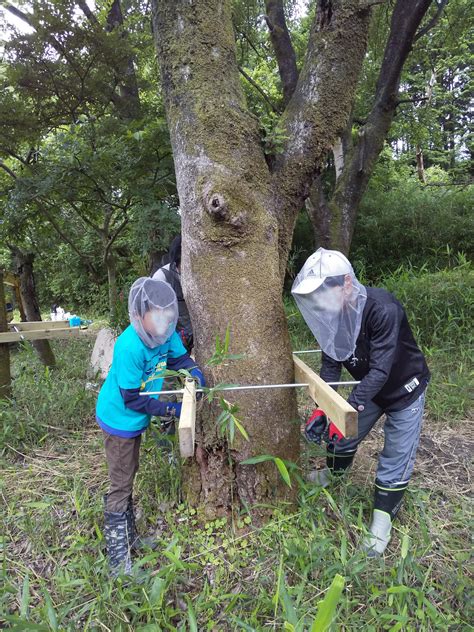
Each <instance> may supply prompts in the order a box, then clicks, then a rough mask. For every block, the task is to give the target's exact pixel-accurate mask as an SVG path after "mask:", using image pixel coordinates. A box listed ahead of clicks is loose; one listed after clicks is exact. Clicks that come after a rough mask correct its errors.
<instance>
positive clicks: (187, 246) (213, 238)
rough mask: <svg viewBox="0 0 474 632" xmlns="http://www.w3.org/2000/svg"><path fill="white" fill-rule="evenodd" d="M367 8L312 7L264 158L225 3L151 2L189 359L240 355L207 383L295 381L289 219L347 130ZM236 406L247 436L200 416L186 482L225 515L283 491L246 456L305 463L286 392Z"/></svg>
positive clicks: (360, 3)
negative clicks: (191, 336)
mask: <svg viewBox="0 0 474 632" xmlns="http://www.w3.org/2000/svg"><path fill="white" fill-rule="evenodd" d="M373 4H378V2H374V1H370V0H345V1H344V2H343V1H342V0H320V1H319V2H318V5H317V10H316V13H315V17H314V21H313V24H312V28H311V33H310V37H309V42H308V47H307V51H306V57H305V61H304V64H303V67H302V69H301V72H300V73H299V78H298V82H297V84H296V87H295V88H294V91H293V92H292V96H291V98H290V99H289V100H288V104H287V106H286V108H285V110H284V112H283V113H282V115H281V118H280V122H279V126H280V129H281V130H283V133H282V136H281V137H282V146H281V150H280V153H278V154H277V155H276V156H274V158H273V159H272V160H271V161H270V160H267V158H266V155H265V153H264V149H263V147H262V143H261V138H260V134H259V130H258V125H257V121H256V119H255V117H254V116H253V115H252V114H251V113H250V112H249V109H248V107H247V104H246V102H245V98H244V95H243V91H242V86H241V83H240V80H239V68H238V64H237V61H236V50H235V39H234V32H233V27H232V7H231V2H230V0H201V1H200V2H198V3H194V2H189V0H159V1H158V0H155V2H154V8H153V12H154V32H155V37H156V43H157V51H158V59H159V63H160V66H161V76H162V87H163V92H164V97H165V104H166V111H167V118H168V125H169V131H170V136H171V142H172V146H173V155H174V162H175V169H176V178H177V185H178V192H179V197H180V203H181V211H182V227H183V240H184V241H183V245H184V247H183V282H184V291H185V295H186V297H187V301H188V303H189V308H190V311H191V315H192V319H193V323H194V326H195V330H196V341H197V357H198V360H200V361H202V362H203V361H204V360H205V358H208V357H209V356H210V355H211V354H212V352H213V347H214V343H215V337H216V334H220V335H223V332H224V331H225V329H226V327H229V328H230V332H231V351H232V352H234V353H238V354H242V355H243V357H242V358H241V359H240V360H237V361H235V362H233V363H229V362H224V363H223V364H220V365H218V366H216V367H212V368H210V370H209V374H210V375H209V377H210V380H211V383H216V382H229V381H230V382H234V383H235V382H237V383H241V384H259V383H280V384H281V383H289V382H292V381H293V378H294V375H293V363H292V355H291V348H290V343H289V337H288V329H287V324H286V318H285V313H284V309H283V302H282V284H283V276H284V270H285V266H286V260H287V256H288V251H289V248H290V245H291V238H292V233H293V227H294V223H295V219H296V215H297V213H298V211H299V209H300V208H301V206H302V204H303V203H304V200H305V199H306V197H307V196H308V192H309V188H310V185H311V182H312V180H313V177H314V173H315V171H316V170H317V168H318V167H319V166H320V165H321V163H322V161H323V160H324V159H325V156H326V155H327V153H328V151H329V150H330V148H331V147H332V145H333V144H334V141H335V139H336V138H337V137H338V136H340V135H341V134H342V133H343V131H344V130H345V129H346V127H347V123H348V119H349V114H350V111H351V107H352V102H353V97H354V91H355V87H356V83H357V79H358V76H359V72H360V69H361V66H362V61H363V58H364V53H365V50H366V42H367V33H368V28H369V20H370V11H371V5H373ZM232 400H233V401H234V402H235V403H236V404H237V405H238V407H239V415H240V416H241V419H242V420H243V423H244V426H245V428H246V430H247V432H248V434H249V437H250V440H249V441H248V442H247V441H245V440H244V439H243V438H242V437H240V435H239V436H238V437H237V438H236V440H235V441H234V443H232V444H230V445H229V443H228V442H227V440H226V438H225V437H222V436H221V435H220V434H219V433H218V430H217V427H216V421H215V419H216V417H215V415H213V414H212V413H209V411H208V412H207V414H205V415H202V416H201V421H200V425H199V428H198V450H197V458H196V461H195V462H194V463H193V465H191V466H190V468H189V471H188V475H187V481H188V484H189V485H188V488H189V490H190V491H192V495H193V497H194V500H199V501H200V502H201V503H202V504H203V505H204V506H207V507H210V508H211V509H212V511H216V510H217V511H219V510H221V511H227V510H228V508H229V507H230V506H231V505H232V502H233V501H235V500H237V501H240V503H241V504H243V505H244V506H246V505H247V506H248V505H255V504H256V503H266V502H268V501H271V499H273V498H275V497H276V496H280V497H282V496H284V489H283V488H284V484H283V483H282V482H281V480H280V479H279V477H278V472H277V471H276V469H275V468H273V467H272V465H271V464H268V463H263V464H260V465H257V466H253V465H245V464H241V462H242V461H243V460H245V459H246V458H247V457H249V456H254V455H263V454H267V455H273V456H275V457H280V458H283V459H288V460H291V461H297V460H298V456H299V423H298V420H297V409H296V394H295V392H294V391H293V390H292V389H274V390H262V391H259V392H258V394H256V393H255V392H251V391H250V392H241V393H240V394H239V395H235V396H234V395H233V396H232Z"/></svg>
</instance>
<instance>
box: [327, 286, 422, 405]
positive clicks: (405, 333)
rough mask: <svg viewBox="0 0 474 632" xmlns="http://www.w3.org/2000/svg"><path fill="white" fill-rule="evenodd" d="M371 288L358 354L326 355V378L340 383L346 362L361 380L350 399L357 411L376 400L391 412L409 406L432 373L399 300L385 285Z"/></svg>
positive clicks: (364, 312) (358, 342) (363, 316)
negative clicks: (344, 356)
mask: <svg viewBox="0 0 474 632" xmlns="http://www.w3.org/2000/svg"><path fill="white" fill-rule="evenodd" d="M366 289H367V302H366V304H365V307H364V311H363V314H362V324H361V328H360V333H359V336H358V338H357V343H356V348H355V351H354V353H353V354H352V356H350V357H349V358H348V359H347V360H344V362H337V361H336V360H333V359H332V358H330V357H329V356H328V355H326V354H325V353H323V354H322V367H321V377H322V379H323V380H325V381H326V382H337V381H338V380H339V379H340V376H341V368H342V365H344V366H345V367H346V369H347V370H348V371H349V373H350V374H351V375H352V376H353V377H354V379H356V380H361V382H360V384H358V385H357V386H356V387H355V388H354V390H353V391H352V393H351V395H350V397H349V400H348V401H349V404H351V406H353V407H354V408H355V409H356V410H357V409H359V407H360V406H365V405H366V404H367V402H369V401H370V400H373V401H374V402H375V403H376V404H377V405H378V406H380V407H381V408H382V409H384V410H386V411H397V410H403V409H404V408H406V407H407V406H409V405H410V404H411V403H412V402H413V401H415V400H416V399H417V398H418V397H419V396H420V395H421V393H422V392H423V391H424V389H425V388H426V386H427V384H428V381H429V379H430V372H429V369H428V366H427V364H426V361H425V357H424V355H423V354H422V352H421V351H420V349H419V348H418V345H417V344H416V342H415V339H414V337H413V334H412V331H411V329H410V325H409V324H408V320H407V316H406V314H405V310H404V309H403V307H402V306H401V305H400V303H399V302H398V301H397V299H396V298H395V297H394V296H392V294H390V292H387V291H386V290H383V289H380V288H370V287H368V288H366ZM359 410H360V409H359Z"/></svg>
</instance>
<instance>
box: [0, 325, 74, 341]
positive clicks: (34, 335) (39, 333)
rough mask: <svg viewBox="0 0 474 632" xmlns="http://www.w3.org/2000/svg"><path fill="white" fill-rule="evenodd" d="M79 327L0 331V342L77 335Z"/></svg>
mask: <svg viewBox="0 0 474 632" xmlns="http://www.w3.org/2000/svg"><path fill="white" fill-rule="evenodd" d="M79 333H80V329H79V327H66V328H64V329H46V328H45V329H43V330H41V329H34V330H33V331H18V332H17V331H8V332H6V333H0V344H1V343H3V342H20V340H50V339H51V338H69V337H70V336H78V335H79Z"/></svg>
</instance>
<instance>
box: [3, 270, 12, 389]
mask: <svg viewBox="0 0 474 632" xmlns="http://www.w3.org/2000/svg"><path fill="white" fill-rule="evenodd" d="M1 331H8V323H7V306H6V304H5V286H4V284H3V270H0V332H1ZM11 388H12V387H11V373H10V350H9V348H8V343H5V344H0V399H6V398H9V397H11V394H12V391H11Z"/></svg>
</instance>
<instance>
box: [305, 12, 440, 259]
mask: <svg viewBox="0 0 474 632" xmlns="http://www.w3.org/2000/svg"><path fill="white" fill-rule="evenodd" d="M432 4H434V3H433V0H410V1H407V0H397V2H396V4H395V6H394V9H393V12H392V18H391V23H390V32H389V35H388V39H387V43H386V46H385V51H384V57H383V61H382V65H381V68H380V73H379V78H378V81H377V86H376V91H375V98H374V102H373V106H372V108H371V110H370V112H369V115H368V117H367V120H366V121H365V122H364V124H363V125H361V127H360V128H359V130H358V134H357V138H356V139H354V138H353V136H352V124H350V125H349V127H348V128H346V130H345V131H344V133H343V134H341V136H340V137H339V138H337V139H336V142H335V143H334V144H333V146H332V148H331V149H332V153H333V156H334V165H335V175H336V184H335V187H334V190H333V191H332V193H331V194H329V195H326V194H325V192H324V190H323V187H322V182H321V177H320V174H316V176H315V179H314V182H313V185H312V188H311V192H310V196H309V198H308V200H307V205H306V208H307V210H308V213H309V216H310V218H311V220H312V223H313V228H314V232H315V238H316V239H315V242H316V245H317V246H323V247H326V248H335V249H337V250H341V251H342V252H344V253H346V254H349V250H350V246H351V242H352V236H353V234H354V227H355V222H356V219H357V211H358V209H359V205H360V203H361V200H362V197H363V195H364V193H365V191H366V189H367V185H368V183H369V180H370V176H371V175H372V172H373V170H374V167H375V164H376V162H377V159H378V157H379V155H380V152H381V151H382V148H383V144H384V142H385V138H386V137H387V134H388V131H389V129H390V126H391V125H392V122H393V119H394V117H395V113H396V109H397V106H398V104H399V85H400V77H401V73H402V70H403V66H404V64H405V61H406V59H407V57H408V54H409V53H410V51H411V49H412V46H413V43H414V42H415V41H416V39H417V38H419V37H421V36H422V35H424V34H425V33H426V32H427V31H428V30H429V28H431V27H432V26H433V24H434V23H435V21H436V20H437V19H438V18H439V15H440V13H441V11H442V10H443V7H444V5H445V4H446V1H445V0H442V1H441V2H438V3H437V10H436V13H435V16H434V17H433V19H432V21H431V23H430V24H428V25H427V27H425V28H424V29H421V30H418V29H419V26H420V24H421V22H422V20H423V18H424V17H425V15H426V14H427V12H428V10H429V8H430V6H431V5H432Z"/></svg>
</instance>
